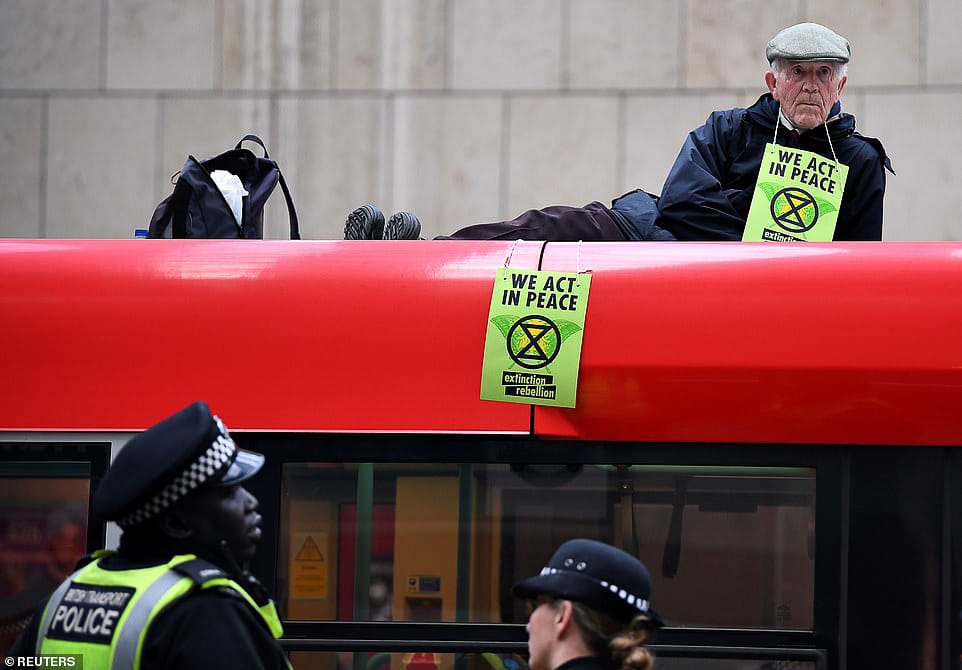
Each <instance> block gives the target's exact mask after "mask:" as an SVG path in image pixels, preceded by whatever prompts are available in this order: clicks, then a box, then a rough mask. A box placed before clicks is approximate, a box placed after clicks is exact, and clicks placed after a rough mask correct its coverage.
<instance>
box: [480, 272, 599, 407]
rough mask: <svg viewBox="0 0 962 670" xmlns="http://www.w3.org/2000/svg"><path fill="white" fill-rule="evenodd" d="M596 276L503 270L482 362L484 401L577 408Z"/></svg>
mask: <svg viewBox="0 0 962 670" xmlns="http://www.w3.org/2000/svg"><path fill="white" fill-rule="evenodd" d="M590 287H591V275H590V274H576V273H573V272H541V271H539V270H511V269H509V268H501V269H499V270H498V275H497V277H496V278H495V280H494V291H493V293H492V294H491V307H490V309H489V310H488V324H487V330H486V332H485V337H484V360H483V362H482V364H481V399H482V400H502V401H504V402H518V403H524V404H526V405H549V406H553V407H574V406H575V398H576V397H577V391H578V366H579V364H580V362H581V343H582V337H583V335H584V327H585V312H586V311H587V309H588V289H589V288H590Z"/></svg>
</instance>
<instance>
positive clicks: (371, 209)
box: [344, 205, 394, 240]
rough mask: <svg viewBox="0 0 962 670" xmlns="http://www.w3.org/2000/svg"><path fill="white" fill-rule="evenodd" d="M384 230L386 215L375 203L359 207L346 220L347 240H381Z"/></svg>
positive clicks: (345, 237) (345, 233)
mask: <svg viewBox="0 0 962 670" xmlns="http://www.w3.org/2000/svg"><path fill="white" fill-rule="evenodd" d="M391 218H392V219H393V218H394V217H391ZM383 232H384V215H383V214H382V213H381V210H379V209H378V208H377V207H375V206H374V205H363V206H361V207H358V208H357V209H355V210H354V211H353V212H351V213H350V214H349V215H348V217H347V221H345V222H344V239H345V240H379V239H381V235H382V234H383Z"/></svg>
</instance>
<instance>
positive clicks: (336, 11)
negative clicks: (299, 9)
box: [328, 0, 340, 91]
mask: <svg viewBox="0 0 962 670" xmlns="http://www.w3.org/2000/svg"><path fill="white" fill-rule="evenodd" d="M339 19H340V4H339V2H338V0H331V14H330V18H329V19H328V20H329V21H330V35H331V42H330V47H329V48H330V63H331V66H330V68H329V70H330V72H329V77H330V81H329V82H328V88H329V89H330V90H331V91H335V90H337V70H338V62H337V48H338V34H339V33H340V31H339V30H338V29H337V25H338V20H339Z"/></svg>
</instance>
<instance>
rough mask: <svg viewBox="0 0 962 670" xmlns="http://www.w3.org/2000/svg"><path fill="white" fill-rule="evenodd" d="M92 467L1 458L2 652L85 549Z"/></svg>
mask: <svg viewBox="0 0 962 670" xmlns="http://www.w3.org/2000/svg"><path fill="white" fill-rule="evenodd" d="M89 473H90V468H89V466H88V465H86V464H70V465H69V466H67V465H66V464H55V463H0V656H2V655H3V654H4V653H5V652H6V651H7V650H8V649H9V648H10V646H11V645H12V644H13V642H14V640H16V638H17V636H18V635H19V634H20V631H21V630H23V628H25V627H26V625H27V622H28V621H29V619H30V617H31V616H33V613H34V610H35V608H36V607H37V606H38V605H39V604H40V603H41V602H42V601H43V600H44V599H45V598H46V597H47V596H49V595H50V593H51V592H52V591H53V590H54V589H55V588H56V587H57V585H59V584H60V582H62V581H63V580H64V579H65V578H66V577H67V576H68V575H70V573H71V572H72V571H73V568H74V566H75V564H76V563H77V561H78V560H80V558H81V557H83V555H84V554H85V553H86V550H87V500H88V498H89V495H90V480H89V476H90V474H89ZM47 475H51V476H47Z"/></svg>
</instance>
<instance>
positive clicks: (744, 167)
mask: <svg viewBox="0 0 962 670" xmlns="http://www.w3.org/2000/svg"><path fill="white" fill-rule="evenodd" d="M851 54H852V52H851V48H850V46H849V43H848V40H846V39H845V38H844V37H842V36H841V35H838V34H836V33H835V32H833V31H832V30H830V29H828V28H826V27H825V26H821V25H819V24H816V23H800V24H798V25H794V26H791V27H789V28H786V29H784V30H782V31H781V32H779V33H778V34H777V35H775V37H773V38H772V39H771V41H770V42H769V43H768V47H767V48H766V50H765V56H766V58H767V60H768V62H769V63H770V66H771V68H770V70H769V71H768V72H766V73H765V83H766V84H767V86H768V91H769V92H768V93H766V94H764V95H763V96H762V97H761V98H759V99H758V101H757V102H756V103H755V104H754V105H752V106H751V107H749V108H747V109H730V110H727V111H721V112H714V113H712V114H711V116H710V117H709V118H708V121H707V122H706V123H705V124H704V125H703V126H701V127H700V128H697V129H695V130H694V131H692V132H691V133H690V134H689V135H688V138H687V139H686V141H685V144H684V146H683V147H682V149H681V152H680V153H679V155H678V158H677V159H676V160H675V164H674V165H673V166H672V168H671V171H670V173H669V174H668V178H667V180H666V181H665V185H664V187H663V189H662V195H661V197H660V198H658V197H655V196H652V195H650V194H648V193H646V192H645V191H643V190H636V191H632V192H630V193H627V194H625V195H623V196H621V197H620V198H618V199H616V200H615V201H614V202H613V203H612V205H611V207H606V206H604V205H602V204H601V203H599V202H592V203H589V204H588V205H585V206H584V207H565V206H554V207H548V208H545V209H539V210H530V211H528V212H525V213H524V214H522V215H521V216H519V217H517V218H516V219H513V220H511V221H502V222H497V223H485V224H478V225H474V226H469V227H467V228H463V229H461V230H459V231H457V232H455V233H454V234H453V235H450V236H447V237H445V238H443V239H503V240H512V239H532V240H534V239H537V240H553V241H572V240H586V241H587V240H609V241H611V240H625V239H628V240H672V239H678V240H742V239H745V240H753V239H763V236H758V237H757V238H756V237H755V236H754V234H753V233H751V231H749V232H748V233H746V220H748V218H749V213H750V210H751V209H752V208H751V205H752V201H753V197H754V195H755V193H756V190H757V188H756V184H757V183H758V182H759V181H760V179H759V168H760V166H761V165H762V161H763V158H764V153H765V151H766V147H767V146H768V145H771V146H769V147H768V150H769V151H773V150H774V149H775V147H781V148H783V149H785V150H790V152H789V154H785V155H791V156H792V157H794V156H796V155H797V156H799V160H801V158H802V157H805V158H806V159H808V160H810V158H809V154H808V153H804V152H810V154H813V155H817V156H819V157H822V158H824V159H825V160H826V161H831V163H830V164H826V165H822V166H820V167H821V169H822V175H823V176H824V175H825V174H826V173H828V174H833V175H834V176H835V177H839V175H840V174H841V173H845V178H844V180H840V179H836V183H835V184H834V185H833V186H832V189H833V191H834V192H835V193H836V194H837V195H840V196H841V201H840V203H839V204H838V205H837V206H836V205H834V204H830V205H827V206H826V205H823V207H822V211H823V212H829V211H833V214H834V210H837V215H835V216H832V217H828V216H826V217H824V218H825V219H826V220H828V219H829V218H831V221H832V223H833V224H834V229H833V230H829V231H827V236H826V237H823V238H816V237H809V236H807V235H806V233H807V231H808V229H807V228H805V226H806V225H809V223H814V221H813V219H814V218H817V213H816V214H815V215H814V216H812V214H811V213H806V212H804V211H803V209H804V207H805V206H806V202H807V200H810V201H811V203H817V202H818V201H819V199H818V198H817V197H815V196H809V197H808V198H807V199H806V195H807V194H805V193H803V192H793V191H790V192H788V194H787V195H785V196H783V197H782V198H781V200H779V201H778V202H773V201H771V200H770V201H768V202H767V203H766V204H767V205H771V207H770V209H771V211H772V217H774V218H779V216H778V215H779V213H780V212H779V211H777V210H776V208H777V207H781V208H783V209H785V210H786V211H789V213H791V214H793V215H795V216H796V217H802V215H803V214H804V215H805V217H806V219H805V221H804V222H802V221H801V220H800V221H798V224H799V225H798V226H797V228H798V229H799V230H801V229H802V228H805V230H802V231H801V232H797V233H796V234H793V235H788V236H782V237H779V238H777V239H786V238H790V239H797V240H806V239H835V240H880V239H881V238H882V198H883V195H884V193H885V173H884V169H885V168H888V169H889V170H890V171H891V164H890V162H889V160H888V158H887V157H886V155H885V151H884V149H883V148H882V145H881V143H880V142H879V141H878V140H876V139H873V138H868V137H864V136H862V135H860V134H859V133H857V132H855V118H854V117H853V116H852V115H851V114H848V113H846V112H844V111H842V108H841V103H840V102H839V96H840V95H841V93H842V89H843V88H844V87H845V84H846V82H847V81H848V75H847V67H848V66H847V64H848V61H849V59H850V58H851ZM823 162H825V161H823ZM844 168H847V170H846V169H844ZM758 186H759V187H763V186H764V187H765V188H767V182H766V183H765V184H758ZM836 186H837V189H836ZM762 190H764V189H762ZM772 195H774V192H773V193H772ZM773 200H774V199H773ZM814 207H816V204H811V205H810V208H812V211H816V212H817V210H814V209H813V208H814ZM759 209H761V207H759ZM821 231H822V235H826V232H825V229H824V227H822V229H821ZM419 234H420V224H419V222H418V221H417V219H416V217H414V215H412V214H410V213H408V212H401V213H398V214H395V215H394V216H392V217H391V219H390V220H389V221H388V222H387V223H386V224H385V221H384V217H383V215H381V213H380V212H379V211H377V209H376V208H375V207H373V206H372V205H366V206H365V207H362V208H359V209H357V210H355V211H354V212H353V213H352V214H351V216H349V217H348V221H347V224H346V225H345V239H371V238H383V239H416V238H417V237H418V235H419ZM765 239H773V238H768V237H765Z"/></svg>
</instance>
